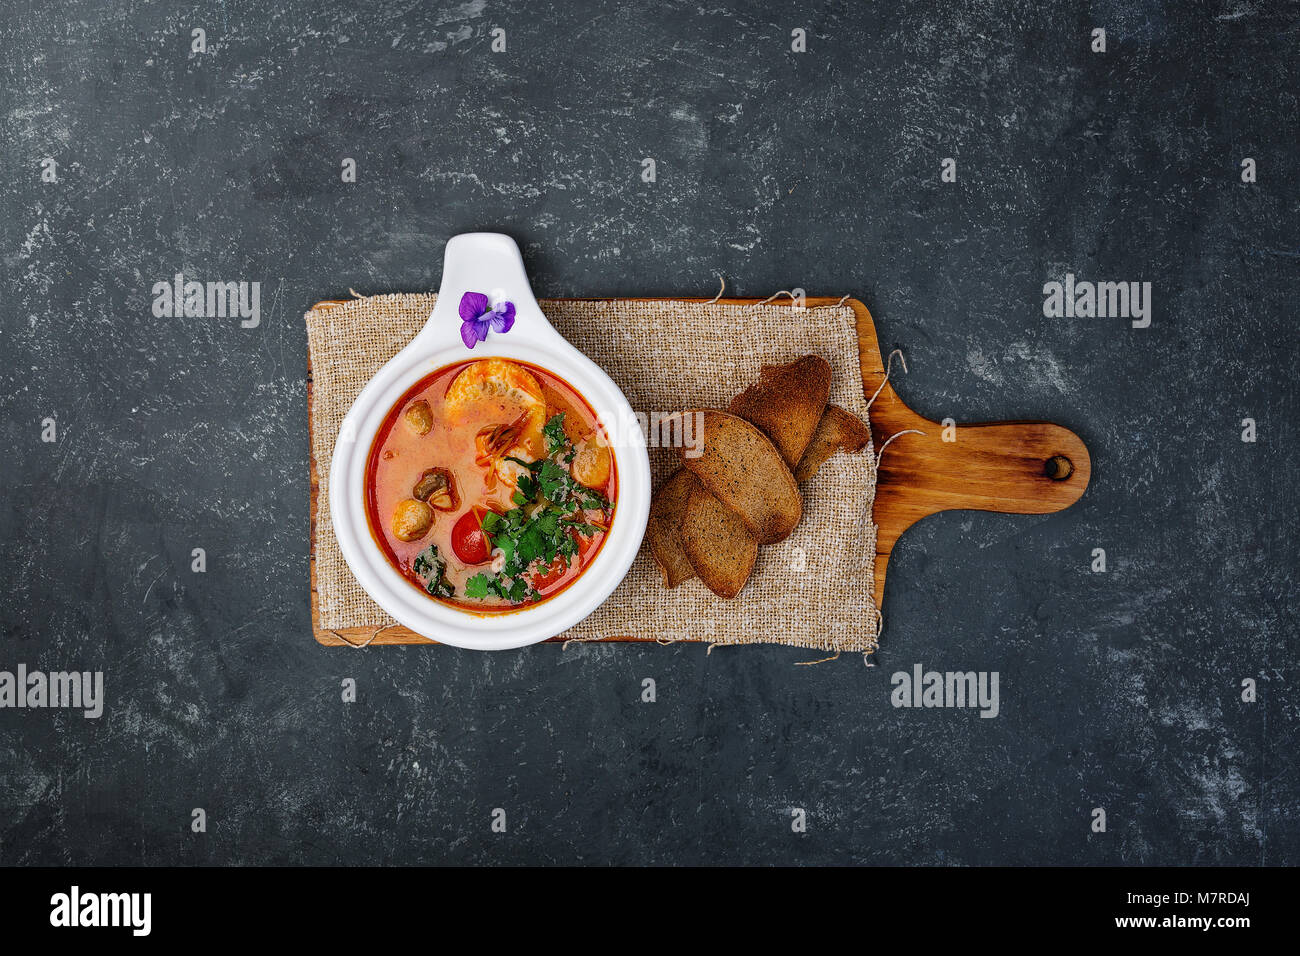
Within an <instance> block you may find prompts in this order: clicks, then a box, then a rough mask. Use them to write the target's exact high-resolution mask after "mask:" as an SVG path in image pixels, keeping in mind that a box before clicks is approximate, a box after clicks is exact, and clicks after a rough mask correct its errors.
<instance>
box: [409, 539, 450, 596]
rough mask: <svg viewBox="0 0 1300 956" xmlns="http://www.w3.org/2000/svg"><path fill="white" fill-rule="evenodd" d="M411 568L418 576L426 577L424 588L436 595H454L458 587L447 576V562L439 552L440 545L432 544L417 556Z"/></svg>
mask: <svg viewBox="0 0 1300 956" xmlns="http://www.w3.org/2000/svg"><path fill="white" fill-rule="evenodd" d="M411 570H412V571H414V572H415V574H416V576H417V577H421V578H424V589H425V590H426V591H428V592H429V593H430V594H432V595H433V596H434V597H452V596H453V595H454V594H455V593H456V589H455V588H453V587H452V586H451V582H450V581H448V580H447V579H446V577H445V575H446V572H447V562H446V561H444V560H443V559H442V556H441V555H440V554H438V546H437V545H436V544H431V545H429V546H428V547H427V548H425V549H424V550H423V551H421V552H420V553H419V554H417V555H416V556H415V560H414V561H412V562H411Z"/></svg>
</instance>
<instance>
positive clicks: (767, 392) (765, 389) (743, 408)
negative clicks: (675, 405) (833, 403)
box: [729, 355, 831, 468]
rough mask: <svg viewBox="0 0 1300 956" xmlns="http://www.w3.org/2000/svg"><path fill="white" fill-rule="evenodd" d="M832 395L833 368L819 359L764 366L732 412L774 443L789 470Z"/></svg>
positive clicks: (804, 359) (794, 463) (731, 408)
mask: <svg viewBox="0 0 1300 956" xmlns="http://www.w3.org/2000/svg"><path fill="white" fill-rule="evenodd" d="M830 394H831V367H830V364H829V363H828V362H827V361H826V360H825V359H824V358H822V357H821V356H819V355H805V356H803V358H798V359H795V360H794V361H793V362H788V363H786V364H785V365H764V366H763V369H762V371H761V372H760V373H759V377H758V381H757V382H755V383H754V384H753V385H751V386H749V388H747V389H745V390H744V391H743V392H741V393H740V394H739V395H737V396H736V397H735V398H734V399H732V400H731V406H730V408H729V411H730V412H731V414H733V415H739V416H740V417H741V418H743V419H745V421H747V422H750V423H751V424H754V425H757V426H758V428H759V430H760V431H762V433H763V434H764V435H766V436H767V437H768V438H770V439H772V444H774V445H776V447H777V450H778V451H779V452H781V457H782V458H784V459H785V463H786V465H787V466H788V467H790V468H793V467H794V466H795V465H797V464H798V463H799V458H800V457H801V456H802V455H803V453H804V449H805V448H807V447H808V442H809V441H811V440H812V437H813V433H814V432H815V431H816V430H817V422H818V421H820V419H821V417H822V412H823V411H825V409H826V402H827V399H828V398H829V397H830Z"/></svg>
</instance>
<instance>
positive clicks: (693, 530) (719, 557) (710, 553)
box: [681, 482, 758, 599]
mask: <svg viewBox="0 0 1300 956" xmlns="http://www.w3.org/2000/svg"><path fill="white" fill-rule="evenodd" d="M681 542H682V550H683V551H684V552H685V554H686V557H687V559H688V560H689V561H690V563H691V567H692V568H694V569H695V573H696V574H698V575H699V576H700V580H701V581H703V582H704V584H705V586H706V587H707V588H708V589H709V590H710V591H712V592H713V593H714V594H716V595H717V596H718V597H721V598H727V599H731V598H734V597H735V596H736V595H737V594H739V593H740V589H741V588H743V587H744V586H745V582H746V581H748V580H749V573H750V572H751V571H752V570H754V559H755V558H756V557H758V538H756V537H755V536H754V534H753V533H752V532H751V531H750V530H749V529H748V528H746V527H745V524H744V522H742V521H741V520H740V516H739V515H738V514H736V512H734V511H732V510H731V509H730V508H728V507H727V506H726V505H724V504H723V503H722V502H721V501H719V500H718V499H717V498H715V497H714V496H713V495H712V494H710V493H709V491H708V490H707V489H705V487H704V486H703V485H701V484H700V483H699V482H696V483H695V487H694V488H692V489H691V492H690V497H689V498H688V499H687V502H686V511H685V513H684V514H683V516H682V528H681Z"/></svg>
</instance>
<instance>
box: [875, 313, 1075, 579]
mask: <svg viewBox="0 0 1300 956" xmlns="http://www.w3.org/2000/svg"><path fill="white" fill-rule="evenodd" d="M852 305H853V308H854V311H855V312H856V313H857V314H858V333H859V335H858V341H859V349H860V352H859V357H860V360H861V366H862V380H863V385H864V386H865V389H866V393H867V394H868V395H870V394H871V393H872V392H874V391H875V390H876V388H877V387H879V386H880V384H881V382H882V381H884V379H885V368H884V363H883V361H882V360H881V353H880V349H879V347H878V345H877V343H876V335H875V328H874V325H873V323H872V321H871V314H870V313H869V312H868V311H867V309H866V306H864V305H862V303H860V302H857V301H856V300H854V301H853V302H852ZM909 429H915V430H917V431H920V432H924V434H920V435H903V434H900V433H901V432H904V431H907V430H909ZM871 431H872V439H873V441H874V444H875V447H876V448H877V449H879V448H880V447H881V446H882V445H883V444H884V443H885V442H886V441H888V439H889V438H890V437H891V436H894V435H898V436H899V437H898V439H897V440H896V441H894V442H892V443H891V444H890V445H889V447H888V448H886V449H885V452H884V454H883V455H882V456H881V459H880V470H879V472H878V473H877V478H876V500H875V507H874V509H873V514H874V515H875V520H876V525H877V529H878V530H877V540H876V568H875V571H876V574H875V597H876V602H877V604H879V603H880V601H881V600H882V599H883V597H884V586H885V570H886V567H887V566H888V562H889V556H890V554H891V553H892V551H893V548H894V545H895V543H897V541H898V539H899V537H901V536H902V534H903V532H904V531H906V530H907V529H908V528H910V527H911V526H912V525H914V524H916V523H917V522H918V521H920V520H922V519H923V518H926V517H929V516H930V515H932V514H938V513H939V512H941V511H954V510H962V509H965V510H973V511H999V512H1005V513H1008V514H1050V513H1052V512H1054V511H1061V510H1062V509H1065V508H1068V507H1070V505H1072V504H1074V503H1075V502H1076V501H1078V500H1079V498H1080V497H1081V496H1082V495H1083V492H1084V490H1085V489H1087V487H1088V481H1089V479H1090V478H1091V477H1092V458H1091V457H1090V456H1089V454H1088V448H1087V446H1086V445H1085V444H1084V443H1083V440H1082V439H1081V438H1080V437H1079V436H1078V435H1076V434H1075V433H1074V432H1072V431H1070V429H1068V428H1065V427H1063V426H1061V425H1054V424H1051V423H1050V422H991V423H987V424H978V425H971V424H961V423H957V424H956V425H953V426H950V427H948V428H947V429H945V427H944V425H943V424H942V423H941V422H936V421H931V420H930V419H928V418H924V417H922V416H921V415H918V414H917V413H916V412H914V411H912V409H910V408H908V407H907V405H906V404H905V403H904V402H903V400H902V399H901V398H899V397H898V393H897V392H895V391H894V385H893V380H892V379H891V380H890V381H888V382H886V383H885V384H884V387H883V388H881V390H880V394H879V395H878V396H877V397H876V400H875V402H874V403H873V404H872V406H871ZM945 439H947V440H945Z"/></svg>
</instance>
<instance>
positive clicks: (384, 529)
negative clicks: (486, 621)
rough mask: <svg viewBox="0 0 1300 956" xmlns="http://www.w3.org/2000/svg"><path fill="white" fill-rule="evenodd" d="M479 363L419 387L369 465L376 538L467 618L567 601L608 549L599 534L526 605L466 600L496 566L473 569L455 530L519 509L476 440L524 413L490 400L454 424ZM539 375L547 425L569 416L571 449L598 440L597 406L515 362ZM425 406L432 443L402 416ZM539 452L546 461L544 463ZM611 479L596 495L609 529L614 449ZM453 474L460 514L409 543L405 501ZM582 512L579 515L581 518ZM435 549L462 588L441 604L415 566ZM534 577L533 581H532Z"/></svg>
mask: <svg viewBox="0 0 1300 956" xmlns="http://www.w3.org/2000/svg"><path fill="white" fill-rule="evenodd" d="M472 364H474V363H473V362H472V361H469V362H461V363H459V364H456V365H451V366H447V367H446V368H442V369H439V370H438V371H436V372H434V373H432V374H431V375H428V376H426V377H425V378H423V379H421V380H420V381H419V382H417V383H416V384H415V385H414V386H412V387H411V388H410V389H409V390H408V391H407V392H406V394H405V395H403V396H402V398H401V400H400V401H398V402H397V403H396V404H395V405H394V406H393V408H392V409H391V410H390V411H389V413H388V415H387V416H386V417H385V419H384V421H383V424H381V425H380V428H379V432H378V434H377V435H376V436H375V441H374V443H373V444H372V445H371V448H370V455H369V458H368V460H367V463H366V518H367V521H368V523H369V525H370V534H371V537H372V538H374V540H375V542H376V543H377V544H378V545H379V547H380V550H382V551H383V553H384V555H385V557H386V558H387V559H388V561H389V563H390V564H391V565H392V566H393V567H394V568H396V569H397V570H398V571H399V572H401V574H402V576H403V577H404V578H406V579H407V581H409V582H410V583H411V585H412V586H413V587H415V588H418V589H419V591H420V593H421V594H425V595H426V596H428V597H429V598H430V600H435V601H441V602H442V603H444V604H450V605H453V606H455V607H458V608H460V609H462V610H469V611H474V612H493V611H511V610H517V609H519V608H521V607H528V606H531V605H533V604H538V603H540V602H542V601H545V600H547V599H548V598H552V597H554V596H555V595H556V594H559V593H560V592H561V591H563V590H564V589H565V588H567V587H568V586H569V585H570V584H572V583H573V582H574V581H575V580H577V578H578V577H579V576H580V575H581V574H582V572H583V571H585V570H586V568H587V567H588V566H589V565H590V564H591V562H592V561H593V560H594V559H595V557H596V554H597V553H598V552H599V551H600V547H601V545H602V544H604V541H605V537H606V533H605V532H603V531H597V532H596V533H595V534H594V535H592V536H591V537H590V538H588V537H585V536H579V539H578V543H579V549H578V553H577V554H575V555H573V556H572V557H571V558H569V559H568V560H569V567H568V569H567V570H566V571H565V572H564V574H563V575H562V576H560V577H559V578H557V579H555V580H554V581H549V582H547V584H546V585H545V586H544V587H542V588H540V589H539V590H538V596H537V597H535V598H533V599H531V600H525V601H522V602H520V603H518V604H512V603H511V602H509V601H508V600H506V599H505V598H501V597H497V596H489V597H487V598H483V599H478V598H466V597H465V596H464V594H465V582H466V581H468V580H469V579H470V578H471V577H473V576H474V575H476V574H478V573H480V572H484V573H490V572H491V564H490V562H487V563H483V564H465V563H464V562H462V561H461V559H460V558H459V557H458V556H457V554H456V552H455V550H454V548H453V547H452V540H451V539H452V528H453V527H454V526H455V524H456V522H457V521H458V520H459V519H460V518H461V516H463V515H464V514H465V513H466V512H468V511H469V510H470V509H471V507H474V506H478V507H480V508H488V509H489V510H491V511H495V512H498V513H501V514H504V513H505V512H507V511H509V510H511V509H512V508H514V507H516V506H515V504H514V503H513V502H512V501H511V495H513V494H514V491H515V488H514V485H513V484H508V483H506V482H505V481H503V480H501V478H499V477H497V478H496V480H495V481H493V480H492V477H491V476H490V474H489V469H488V468H486V467H485V466H483V465H480V464H478V463H477V462H476V461H475V455H476V450H477V449H476V445H475V437H476V436H477V435H478V433H479V432H480V431H481V430H482V429H484V428H489V427H492V426H495V425H502V424H508V423H510V422H511V421H513V420H514V419H515V418H516V417H517V416H518V415H519V407H518V405H514V404H511V403H510V402H508V401H507V400H506V399H504V398H497V397H490V398H484V399H483V400H481V401H478V402H475V403H474V405H473V407H471V408H467V409H458V410H457V412H456V414H455V416H454V419H455V420H454V421H453V420H452V418H453V416H452V415H450V414H449V411H448V409H447V406H446V396H447V390H448V388H449V387H450V386H451V383H452V381H453V380H454V379H455V378H456V376H457V375H458V374H459V373H460V372H461V371H463V370H464V369H465V368H466V367H468V366H470V365H472ZM514 364H516V365H519V366H521V367H522V368H524V369H526V370H527V371H528V372H529V373H531V374H532V375H533V376H534V377H535V378H536V379H537V381H538V384H540V385H541V387H542V395H543V397H544V398H545V401H546V418H547V419H548V420H549V419H550V418H551V417H552V416H554V415H556V414H558V413H559V412H564V426H565V433H566V434H567V436H568V438H569V440H570V441H571V442H575V443H576V442H578V441H580V440H582V439H585V438H588V437H590V436H591V435H593V434H595V432H596V429H597V418H596V414H595V412H594V411H593V410H592V408H591V406H589V405H588V404H587V402H586V401H585V400H584V399H583V398H582V397H581V396H580V395H579V394H578V392H577V391H576V390H575V389H574V388H573V387H572V386H571V385H569V384H568V383H567V382H566V381H564V380H563V379H562V378H560V377H559V376H557V375H553V374H552V373H550V372H548V371H546V370H545V369H542V368H539V367H537V366H535V365H532V364H530V363H528V362H515V363H514ZM420 399H423V400H424V401H426V402H428V403H429V406H430V408H431V409H432V411H433V426H432V428H431V429H430V430H429V432H428V434H426V435H419V434H417V433H416V432H415V431H414V430H412V429H410V428H408V427H407V426H406V425H405V423H404V422H403V420H402V413H403V412H404V411H405V410H406V409H407V408H408V407H409V406H410V405H411V404H412V403H413V402H417V401H419V400H420ZM543 451H544V449H539V455H538V457H544V455H543V454H540V452H543ZM610 460H611V464H610V474H609V480H608V481H607V482H606V483H605V485H604V487H601V488H597V489H595V490H596V491H599V492H600V493H601V494H603V495H604V496H605V499H606V500H607V501H608V502H609V503H610V512H609V513H607V515H606V520H607V523H608V525H612V523H613V511H615V510H616V509H617V505H616V501H617V493H618V462H617V457H616V456H615V455H614V454H613V449H612V448H611V449H610ZM435 467H437V468H446V469H448V470H449V471H450V472H451V473H452V475H453V477H454V480H455V485H456V490H457V492H458V494H459V502H458V504H457V507H456V508H455V510H453V511H438V510H436V509H435V510H434V512H433V515H434V519H433V527H432V528H431V529H430V530H429V532H428V533H427V534H426V535H425V536H424V537H422V538H420V539H419V540H417V541H403V540H401V539H400V538H398V537H397V536H396V535H395V534H393V532H392V528H391V525H390V519H391V517H392V514H393V510H394V509H395V508H396V507H397V504H398V503H399V502H400V501H402V500H403V499H406V498H410V497H411V492H412V488H413V486H414V485H415V483H416V481H417V480H418V479H419V477H420V475H421V474H422V473H423V472H424V471H425V470H426V469H428V468H435ZM581 514H582V512H579V515H581ZM430 544H433V545H437V548H438V553H439V555H440V556H441V557H442V559H443V560H444V561H446V564H447V567H446V573H445V576H444V578H445V580H446V581H448V582H450V583H451V585H452V586H453V587H454V588H455V597H451V598H444V597H435V596H433V595H430V594H428V592H427V591H426V590H425V587H424V585H423V584H422V583H421V581H420V579H419V577H418V576H417V575H416V574H415V572H414V571H413V570H412V562H413V561H414V560H415V558H416V556H417V555H418V554H420V552H422V551H424V550H425V549H426V548H427V547H428V546H429V545H430ZM527 577H528V578H529V579H530V580H531V579H532V578H533V575H532V574H528V575H527Z"/></svg>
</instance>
